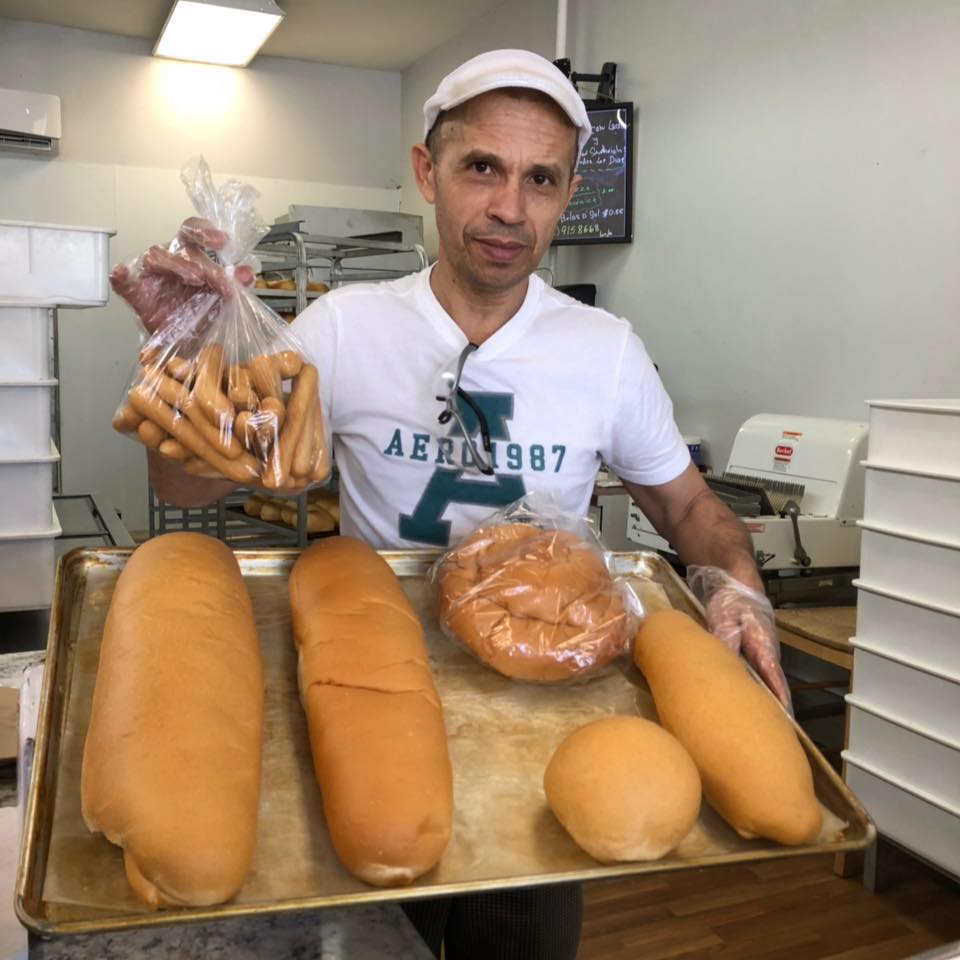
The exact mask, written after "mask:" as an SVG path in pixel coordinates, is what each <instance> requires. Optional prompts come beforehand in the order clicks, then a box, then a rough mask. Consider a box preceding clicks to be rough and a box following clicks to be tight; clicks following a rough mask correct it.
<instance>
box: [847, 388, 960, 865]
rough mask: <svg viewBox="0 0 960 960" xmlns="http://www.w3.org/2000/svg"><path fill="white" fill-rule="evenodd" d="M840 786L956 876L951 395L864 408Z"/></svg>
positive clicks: (959, 478) (959, 814)
mask: <svg viewBox="0 0 960 960" xmlns="http://www.w3.org/2000/svg"><path fill="white" fill-rule="evenodd" d="M865 466H866V499H865V503H864V517H863V521H862V523H861V527H862V534H863V538H862V543H861V556H860V579H859V580H858V581H857V586H858V588H859V595H858V599H857V635H856V637H854V638H853V641H852V642H853V646H854V658H853V686H852V690H851V692H850V694H849V695H848V696H847V702H848V703H849V705H850V736H849V741H848V744H849V745H848V748H847V750H845V751H844V754H843V757H844V760H845V761H846V779H847V782H848V783H849V784H850V786H851V788H852V789H853V791H854V792H855V793H856V794H857V796H858V797H859V798H860V799H861V801H862V802H863V804H864V806H865V807H866V808H867V809H868V810H869V811H870V813H871V815H872V816H873V818H874V820H875V821H876V823H877V827H878V829H879V831H880V832H881V833H882V834H884V835H885V836H888V837H890V838H891V839H892V840H895V841H897V842H898V843H900V844H901V845H903V846H904V847H906V848H908V849H910V850H912V851H914V852H915V853H917V854H919V855H920V856H922V857H924V858H925V859H927V860H929V861H930V862H931V863H934V864H937V865H938V866H940V867H942V868H943V869H945V870H947V871H948V872H950V873H953V874H954V875H960V400H913V401H873V402H871V403H870V446H869V454H868V460H867V462H866V464H865Z"/></svg>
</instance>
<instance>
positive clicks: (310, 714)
mask: <svg viewBox="0 0 960 960" xmlns="http://www.w3.org/2000/svg"><path fill="white" fill-rule="evenodd" d="M290 609H291V614H292V618H293V635H294V639H295V641H296V644H297V650H298V654H299V681H300V695H301V698H302V700H303V704H304V708H305V710H306V713H307V723H308V726H309V731H310V744H311V748H312V751H313V762H314V769H315V771H316V775H317V780H318V781H319V784H320V790H321V792H322V794H323V810H324V815H325V817H326V821H327V826H328V828H329V830H330V838H331V840H332V841H333V846H334V849H335V850H336V852H337V856H338V857H339V858H340V860H341V862H342V863H343V865H344V866H345V867H346V868H347V869H348V870H349V871H350V872H351V873H353V874H354V875H356V876H357V877H359V878H360V879H362V880H365V881H366V882H367V883H371V884H374V885H376V886H395V885H403V884H407V883H410V882H411V881H412V880H414V879H415V878H416V877H418V876H420V875H421V874H423V873H425V872H426V871H427V870H429V869H430V868H431V867H433V866H434V864H436V862H437V861H438V860H439V859H440V856H441V855H442V853H443V851H444V848H445V847H446V845H447V841H448V840H449V838H450V829H451V822H452V816H453V778H452V772H451V768H450V758H449V755H448V753H447V739H446V730H445V728H444V725H443V713H442V710H441V707H440V700H439V698H438V696H437V691H436V688H435V687H434V684H433V677H432V675H431V673H430V667H429V664H428V662H427V651H426V647H425V645H424V642H423V630H422V628H421V626H420V622H419V620H418V619H417V616H416V614H415V613H414V612H413V609H412V608H411V606H410V604H409V602H408V601H407V598H406V596H405V595H404V592H403V588H402V587H401V586H400V581H399V580H398V579H397V578H396V576H395V575H394V573H393V571H392V570H391V569H390V567H389V566H388V565H387V563H386V562H385V561H384V560H383V559H382V558H381V557H380V556H379V555H378V554H377V553H376V551H374V550H372V549H371V548H370V547H368V546H365V545H364V544H362V543H361V542H360V541H359V540H354V539H352V538H350V537H332V538H329V539H326V540H322V541H320V542H319V543H317V544H315V545H314V546H312V547H310V549H308V550H307V551H305V552H304V553H303V554H302V555H301V556H300V558H299V559H298V560H297V562H296V563H295V564H294V567H293V571H292V572H291V574H290Z"/></svg>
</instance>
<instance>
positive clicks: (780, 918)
mask: <svg viewBox="0 0 960 960" xmlns="http://www.w3.org/2000/svg"><path fill="white" fill-rule="evenodd" d="M894 860H895V862H894V863H892V864H889V867H888V865H887V864H884V867H885V869H884V872H883V874H882V875H881V879H882V888H881V891H880V892H878V893H876V894H872V893H869V892H868V891H867V890H866V889H864V887H863V886H862V885H861V884H860V883H859V881H858V880H855V879H854V880H841V879H839V878H838V877H836V876H834V874H833V872H832V870H831V866H832V858H830V857H810V858H800V859H785V860H774V861H768V862H765V863H759V864H755V865H749V866H731V867H716V868H713V869H710V870H697V871H690V872H682V873H673V874H660V875H658V876H652V877H650V878H648V879H644V878H634V879H626V880H611V881H606V882H601V883H594V884H589V885H587V887H586V911H585V917H584V929H583V941H582V946H581V949H580V954H579V958H578V960H666V958H677V960H700V958H707V957H723V958H728V960H751V958H763V960H904V958H906V957H911V956H913V955H914V954H917V953H920V952H921V951H923V950H929V949H930V948H931V947H935V946H938V945H940V944H943V943H949V942H951V941H953V940H958V939H960V885H958V884H956V883H953V882H951V881H950V880H947V879H946V878H944V877H942V876H941V875H940V874H938V873H935V872H934V871H933V870H929V869H928V868H926V867H924V866H922V865H921V864H919V863H917V862H916V861H914V860H912V859H910V858H907V857H906V856H904V855H902V854H901V855H899V857H897V856H896V855H894Z"/></svg>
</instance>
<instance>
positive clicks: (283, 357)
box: [270, 350, 303, 380]
mask: <svg viewBox="0 0 960 960" xmlns="http://www.w3.org/2000/svg"><path fill="white" fill-rule="evenodd" d="M270 359H271V360H272V361H273V365H274V366H275V367H276V368H277V373H279V374H280V378H281V379H282V380H292V379H293V378H294V377H295V376H297V374H299V373H300V371H301V370H302V369H303V357H301V356H300V354H299V353H297V351H296V350H281V351H280V352H279V353H274V354H272V355H271V357H270Z"/></svg>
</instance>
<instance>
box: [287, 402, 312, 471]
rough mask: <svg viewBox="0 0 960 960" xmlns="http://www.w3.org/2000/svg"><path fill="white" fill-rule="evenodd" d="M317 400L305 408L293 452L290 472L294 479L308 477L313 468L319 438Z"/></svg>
mask: <svg viewBox="0 0 960 960" xmlns="http://www.w3.org/2000/svg"><path fill="white" fill-rule="evenodd" d="M318 402H319V401H318V399H317V398H316V397H314V399H313V400H312V401H311V402H310V405H309V406H308V407H307V417H306V421H305V423H304V425H303V430H302V431H301V433H300V439H299V440H298V441H297V446H296V449H295V450H294V451H293V463H292V464H291V466H290V470H291V472H292V473H293V475H294V476H295V477H309V476H310V470H311V468H312V467H313V461H314V458H315V456H316V453H317V443H318V441H319V437H318V435H317V431H318V428H319V424H318V418H317V414H318V413H319V409H318V406H317V404H318Z"/></svg>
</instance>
